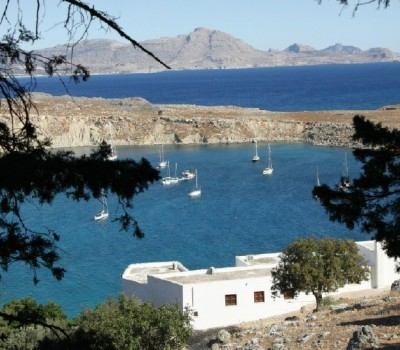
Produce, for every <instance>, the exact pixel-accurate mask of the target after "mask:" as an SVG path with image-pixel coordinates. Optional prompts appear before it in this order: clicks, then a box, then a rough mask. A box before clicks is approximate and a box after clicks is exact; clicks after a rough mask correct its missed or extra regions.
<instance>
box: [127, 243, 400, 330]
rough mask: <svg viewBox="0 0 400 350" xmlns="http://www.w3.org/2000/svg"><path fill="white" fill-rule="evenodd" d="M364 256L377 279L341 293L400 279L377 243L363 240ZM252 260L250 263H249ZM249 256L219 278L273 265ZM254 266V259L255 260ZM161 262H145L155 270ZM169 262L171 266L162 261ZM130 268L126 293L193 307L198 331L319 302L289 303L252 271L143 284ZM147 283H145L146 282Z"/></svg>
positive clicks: (309, 298)
mask: <svg viewBox="0 0 400 350" xmlns="http://www.w3.org/2000/svg"><path fill="white" fill-rule="evenodd" d="M357 245H358V247H359V250H360V254H362V255H364V256H365V257H366V259H367V261H368V262H369V264H370V266H371V279H370V280H368V281H364V282H362V283H361V284H349V285H346V286H345V287H344V288H341V289H340V290H339V291H338V292H337V293H333V294H338V293H342V292H352V291H360V290H366V289H370V288H371V287H372V288H382V287H387V286H390V285H391V283H392V282H393V281H394V280H395V279H398V278H399V275H398V274H396V273H395V271H394V266H395V261H394V259H389V258H388V257H387V256H386V254H385V253H384V252H383V251H382V249H381V247H380V244H375V242H372V241H367V242H357ZM278 256H279V253H273V254H260V255H259V256H256V255H255V256H254V257H253V259H256V260H257V257H258V258H259V260H262V259H265V258H273V259H276V258H277V257H278ZM247 260H249V261H247ZM250 260H251V259H249V258H248V256H242V257H236V261H235V263H236V265H238V266H236V267H229V268H218V269H215V274H216V275H217V276H218V273H219V272H223V271H232V272H235V271H240V270H247V269H248V270H249V271H250V270H252V269H253V270H254V269H258V268H260V269H265V270H266V271H267V270H268V269H269V268H270V267H271V266H272V265H271V263H270V262H269V263H268V264H266V265H262V264H261V265H257V266H251V264H250ZM269 261H270V260H269ZM253 262H254V261H253ZM156 264H157V263H149V264H139V265H143V266H146V265H149V266H151V267H154V266H155V265H156ZM159 264H160V265H161V264H166V263H159ZM127 271H128V268H127V269H126V271H125V273H124V274H123V291H124V292H125V293H126V294H127V295H130V296H137V297H139V298H140V299H142V300H144V301H152V302H154V303H155V304H156V305H162V304H170V303H177V304H178V305H179V306H180V307H181V309H182V310H183V308H184V307H185V306H189V307H190V308H191V309H192V310H193V311H194V312H195V313H196V316H193V326H194V328H195V329H207V328H213V327H221V326H228V325H234V324H239V323H241V322H245V321H256V320H258V319H262V318H267V317H271V316H276V315H280V314H285V313H289V312H293V311H297V310H299V309H300V308H301V307H302V306H304V305H307V304H310V303H315V299H314V296H313V295H305V294H300V295H299V296H298V297H297V298H296V299H289V300H285V299H283V297H280V298H276V299H274V298H273V297H272V294H271V285H272V279H271V276H270V275H269V274H268V273H265V275H262V276H252V274H251V273H249V274H248V275H246V277H245V278H236V279H223V278H221V279H218V278H216V279H215V280H213V281H209V280H207V279H206V278H202V276H205V275H206V274H207V270H195V271H187V270H186V271H173V272H171V273H162V274H153V275H148V276H147V282H146V279H145V278H142V283H138V282H136V281H134V280H132V279H129V278H128V277H129V276H128V275H127ZM174 276H180V277H182V276H191V277H195V278H194V279H193V278H192V279H191V281H193V282H190V283H187V282H182V283H179V282H176V281H174ZM143 281H145V283H143ZM256 291H264V295H265V301H264V302H260V303H255V302H254V292H256ZM227 294H236V296H237V305H231V306H226V305H225V295H227Z"/></svg>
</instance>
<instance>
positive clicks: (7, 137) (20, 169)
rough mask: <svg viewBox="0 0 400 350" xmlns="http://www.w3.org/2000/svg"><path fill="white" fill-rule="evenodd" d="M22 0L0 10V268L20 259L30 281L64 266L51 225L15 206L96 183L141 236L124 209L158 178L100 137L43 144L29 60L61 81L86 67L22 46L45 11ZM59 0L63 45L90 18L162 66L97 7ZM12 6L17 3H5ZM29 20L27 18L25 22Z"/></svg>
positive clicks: (78, 192)
mask: <svg viewBox="0 0 400 350" xmlns="http://www.w3.org/2000/svg"><path fill="white" fill-rule="evenodd" d="M23 6H24V3H23V2H20V1H16V0H7V1H4V2H3V3H2V5H1V16H0V28H1V29H2V32H4V33H6V34H5V35H3V36H2V37H1V41H0V62H1V65H0V96H1V97H2V98H1V99H0V106H6V107H7V110H8V114H7V115H2V116H0V169H1V172H0V247H1V249H0V268H1V270H2V271H3V272H7V271H8V268H9V266H10V264H12V263H14V262H22V263H25V264H27V265H28V266H29V267H30V268H31V269H32V270H33V274H34V276H33V279H34V282H35V283H37V282H38V278H37V269H39V268H41V267H44V268H47V269H49V270H50V271H51V273H52V274H53V275H54V277H55V278H57V279H61V278H62V277H63V275H64V272H65V269H64V267H62V266H60V265H59V264H58V262H59V260H60V255H59V250H58V248H57V242H58V241H59V239H60V234H59V233H57V232H54V231H53V230H52V229H51V228H50V229H47V230H46V231H44V232H37V231H35V230H33V229H31V228H30V227H28V226H27V225H26V224H25V218H24V217H23V216H22V214H21V207H22V206H23V205H24V203H27V202H30V203H34V204H35V205H39V206H40V205H42V204H44V203H49V204H51V203H52V202H53V200H54V198H55V197H56V196H57V195H60V194H64V195H66V196H67V197H68V198H71V199H72V200H76V201H80V200H89V199H90V198H99V197H100V195H101V193H102V191H104V192H105V193H111V194H114V195H116V196H117V197H118V202H119V205H120V208H121V209H122V211H121V212H122V214H120V216H118V217H116V218H115V220H116V221H118V222H119V223H120V227H121V229H122V230H130V231H131V232H132V233H133V235H134V236H135V237H138V238H141V237H143V235H144V233H143V232H142V231H141V230H140V228H139V225H138V223H137V222H136V220H135V218H134V217H133V216H132V214H131V209H132V208H133V202H132V199H133V197H134V196H135V195H137V194H138V193H140V192H143V191H145V190H146V189H147V188H148V186H149V184H150V183H153V182H154V181H157V180H159V172H158V171H157V170H156V169H154V168H153V167H152V166H151V164H150V163H149V162H148V161H147V160H146V159H142V160H141V161H140V162H136V161H134V160H130V159H126V160H118V161H114V162H111V161H108V160H107V157H108V155H110V153H111V150H110V146H109V145H107V144H105V143H103V144H102V145H100V147H99V149H98V150H97V151H95V152H93V154H91V155H89V156H82V157H76V156H75V155H74V154H73V153H71V152H52V151H51V150H50V148H49V147H50V146H51V140H50V139H48V138H44V137H42V136H41V135H40V133H39V132H38V130H37V128H36V126H35V125H34V124H33V123H32V121H31V115H32V114H33V113H39V112H40V111H38V110H37V109H36V108H35V105H34V103H33V99H32V96H31V91H32V90H34V88H35V72H36V71H37V68H38V67H41V68H43V70H44V72H46V74H47V75H49V76H58V77H59V78H60V82H61V83H62V82H63V79H66V78H67V77H68V76H69V77H70V79H72V80H73V81H75V82H76V83H79V82H82V81H86V80H87V79H88V78H89V76H90V73H89V70H88V69H87V68H86V67H83V66H82V65H79V64H75V63H74V62H73V56H71V57H66V56H57V57H44V56H42V55H40V54H38V53H35V52H32V51H27V50H25V49H23V47H24V45H25V44H28V43H34V42H36V41H38V40H40V38H41V32H40V26H41V24H42V19H43V16H45V15H47V16H49V15H50V14H49V13H46V0H36V2H35V6H36V11H35V12H33V13H26V12H24V7H23ZM59 6H60V7H61V6H65V8H64V10H65V22H64V28H65V30H66V32H67V35H68V36H69V45H70V46H71V47H73V46H74V45H76V44H77V43H78V42H79V41H80V40H82V39H84V38H85V37H86V36H87V33H88V30H89V28H90V26H91V25H92V24H93V23H94V22H98V23H100V25H101V27H102V28H103V29H106V30H114V31H116V32H117V33H118V34H119V35H120V36H121V37H123V38H125V39H127V40H128V41H129V42H131V43H132V45H134V46H135V47H138V48H139V49H141V50H143V51H144V52H146V53H147V54H149V55H150V56H152V57H153V58H154V59H156V60H157V61H159V62H160V63H161V64H163V65H164V66H166V65H165V64H164V63H163V62H162V61H161V60H159V59H158V58H157V57H155V56H154V55H153V54H152V53H151V52H149V51H147V50H146V49H145V48H144V47H142V46H141V45H140V44H139V43H138V42H136V41H135V40H134V39H133V38H132V37H130V36H129V35H128V34H127V33H125V32H124V31H123V30H122V29H121V28H120V27H119V26H118V24H117V22H116V21H115V19H114V18H112V17H111V16H109V15H108V14H106V13H105V12H103V11H99V10H97V9H96V8H95V7H94V6H89V5H87V4H86V3H85V2H83V1H80V0H61V1H60V2H59ZM15 8H16V9H17V11H12V9H14V10H15ZM15 17H16V18H15ZM31 20H33V21H31ZM31 23H34V24H33V25H32V26H31V28H29V24H31ZM72 52H73V50H72ZM166 67H167V68H168V66H166ZM17 68H18V69H20V70H22V71H23V72H24V74H25V75H27V76H28V77H30V83H29V84H26V85H22V83H21V82H20V81H19V80H18V79H17V77H16V75H15V71H16V69H17ZM0 279H1V273H0Z"/></svg>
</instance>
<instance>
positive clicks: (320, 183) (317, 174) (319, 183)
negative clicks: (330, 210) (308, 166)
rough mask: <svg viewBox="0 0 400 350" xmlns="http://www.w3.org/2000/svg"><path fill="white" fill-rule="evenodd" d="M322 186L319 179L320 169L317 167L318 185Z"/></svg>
mask: <svg viewBox="0 0 400 350" xmlns="http://www.w3.org/2000/svg"><path fill="white" fill-rule="evenodd" d="M320 186H321V182H320V181H319V169H318V167H317V187H320Z"/></svg>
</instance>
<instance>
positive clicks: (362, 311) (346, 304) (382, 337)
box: [188, 290, 400, 350]
mask: <svg viewBox="0 0 400 350" xmlns="http://www.w3.org/2000/svg"><path fill="white" fill-rule="evenodd" d="M334 299H335V300H336V303H335V304H340V305H332V306H331V307H327V308H326V309H325V310H322V311H320V312H318V313H313V312H312V311H313V305H310V306H309V307H307V308H306V309H304V310H302V311H299V312H294V313H290V314H287V315H282V316H277V317H273V318H268V319H263V320H258V321H256V322H247V323H243V324H240V325H237V326H234V327H226V328H225V329H226V330H228V331H229V332H230V334H231V337H230V339H229V341H227V342H226V343H225V344H220V347H221V349H227V350H228V349H237V350H239V349H243V350H244V349H249V347H248V345H249V344H250V343H251V342H252V340H253V341H254V339H257V341H258V344H259V345H261V346H262V348H263V349H265V350H267V349H269V348H270V347H271V345H272V342H273V341H274V340H275V339H276V338H278V337H283V338H284V339H285V347H286V348H287V349H290V350H297V349H301V350H307V349H346V346H347V343H348V341H349V340H350V339H351V338H352V336H353V333H354V332H355V331H357V330H359V329H360V328H361V327H362V326H366V325H368V326H371V327H372V329H373V332H374V334H375V336H376V337H377V338H378V340H379V344H380V345H379V349H386V350H389V349H390V350H394V349H400V293H394V292H390V291H387V290H386V291H385V290H372V291H367V292H363V293H348V294H342V295H340V296H336V297H335V298H334ZM335 308H336V310H335ZM307 316H312V317H311V319H309V320H307ZM289 318H290V319H293V318H294V319H297V320H296V321H287V320H288V319H289ZM272 325H275V326H274V327H275V328H276V327H277V328H278V330H277V332H276V333H275V334H270V333H271V326H272ZM218 331H219V329H211V330H207V331H201V332H200V331H198V332H196V334H195V335H194V336H193V337H192V338H191V341H190V343H189V345H188V349H191V350H200V349H208V348H209V347H210V345H211V344H212V343H214V342H216V341H215V338H216V336H217V333H218ZM306 334H312V337H311V338H310V340H308V341H307V342H303V343H302V342H298V338H299V337H301V336H304V335H306Z"/></svg>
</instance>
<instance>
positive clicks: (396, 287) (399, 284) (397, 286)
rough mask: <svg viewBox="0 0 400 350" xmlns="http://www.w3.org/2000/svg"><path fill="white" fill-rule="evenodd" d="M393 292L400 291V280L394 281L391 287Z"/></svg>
mask: <svg viewBox="0 0 400 350" xmlns="http://www.w3.org/2000/svg"><path fill="white" fill-rule="evenodd" d="M390 290H391V291H392V292H400V280H396V281H394V282H393V283H392V286H391V288H390Z"/></svg>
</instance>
